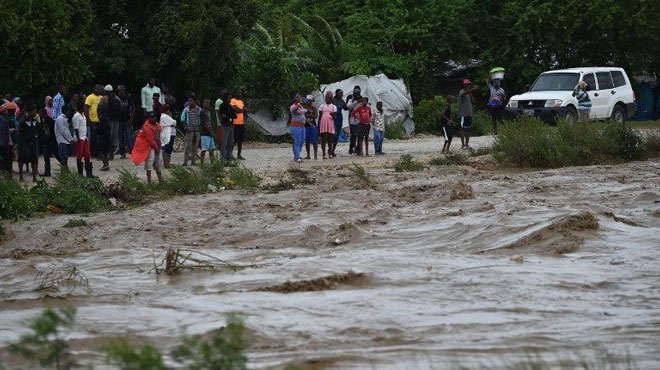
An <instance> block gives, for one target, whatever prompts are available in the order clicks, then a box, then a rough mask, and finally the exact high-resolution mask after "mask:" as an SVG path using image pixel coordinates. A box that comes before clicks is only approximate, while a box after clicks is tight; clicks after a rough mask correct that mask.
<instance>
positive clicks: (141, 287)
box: [0, 161, 660, 369]
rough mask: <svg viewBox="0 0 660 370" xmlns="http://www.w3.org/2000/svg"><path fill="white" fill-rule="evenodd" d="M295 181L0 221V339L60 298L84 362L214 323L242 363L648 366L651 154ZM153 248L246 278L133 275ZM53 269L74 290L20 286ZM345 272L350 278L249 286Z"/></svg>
mask: <svg viewBox="0 0 660 370" xmlns="http://www.w3.org/2000/svg"><path fill="white" fill-rule="evenodd" d="M306 170H307V171H308V176H309V178H310V179H311V181H308V182H315V183H314V184H307V185H300V186H298V187H297V188H296V189H294V190H286V191H281V192H279V193H276V192H268V191H265V190H258V191H255V192H248V191H224V192H220V193H217V194H207V195H200V196H187V197H177V198H173V199H170V200H167V201H162V202H157V203H154V204H151V205H147V206H144V207H140V208H136V209H132V210H127V211H122V212H110V213H103V214H93V215H89V216H87V217H85V220H86V221H87V223H88V224H89V226H85V227H80V228H73V229H65V228H62V226H63V225H64V224H65V223H66V222H67V221H68V220H70V219H72V218H78V217H79V216H76V217H73V216H47V217H43V218H35V219H31V220H26V221H20V222H16V223H7V222H5V223H3V225H4V227H5V228H6V229H7V231H8V236H7V237H5V240H4V241H3V242H2V244H0V318H1V320H0V346H5V345H6V344H7V343H9V342H11V341H15V340H16V339H17V338H18V337H19V336H20V334H22V333H24V332H25V329H24V325H23V324H22V321H23V320H24V319H27V318H30V317H33V316H35V315H37V314H39V312H40V311H41V310H42V309H43V308H44V307H46V306H54V307H62V306H66V305H73V306H75V307H77V309H78V314H77V318H76V325H75V326H74V327H73V329H72V330H71V331H69V332H67V337H68V338H69V339H70V340H71V345H72V348H73V350H74V352H75V353H76V356H78V357H79V358H80V359H81V360H82V362H91V363H93V364H96V365H100V368H102V367H103V360H102V357H101V356H100V355H98V352H97V351H98V347H99V345H101V344H103V343H104V341H106V340H107V339H108V338H111V337H113V336H117V335H127V336H129V337H131V338H134V339H136V340H138V341H145V340H148V341H152V342H154V343H156V344H157V345H158V346H159V347H160V348H161V349H163V350H167V349H168V348H170V347H171V346H172V345H173V344H175V343H176V341H177V338H178V336H179V335H180V334H181V333H182V332H184V331H185V332H187V333H204V332H207V331H209V330H211V329H214V328H217V327H220V326H222V325H223V324H224V321H225V315H226V314H227V313H230V312H238V313H241V314H242V315H243V316H244V317H245V323H246V326H247V327H248V328H249V330H250V333H251V345H250V348H249V350H248V357H249V363H250V367H251V368H281V367H283V366H285V365H287V364H292V363H294V364H308V365H310V366H312V367H311V368H356V369H362V368H366V369H420V368H452V367H455V365H456V364H467V365H475V364H489V366H494V367H497V364H500V363H509V362H511V361H514V360H518V359H524V358H525V357H526V356H528V355H529V353H535V354H538V355H539V356H541V357H544V358H548V359H550V361H552V360H553V359H554V360H557V359H561V358H562V357H563V356H565V355H571V354H576V353H577V354H587V355H588V354H590V353H593V352H594V351H600V350H603V349H604V350H607V351H608V352H612V353H618V354H624V355H628V356H629V357H630V358H632V359H634V361H635V362H636V364H637V365H638V366H639V367H640V368H659V367H660V345H658V344H659V343H660V233H659V231H660V211H657V210H660V181H659V180H660V162H657V161H648V162H636V163H630V164H625V165H615V166H592V167H579V168H566V169H557V170H545V171H511V170H497V169H493V168H491V167H489V166H471V167H468V166H452V167H431V168H429V169H426V170H424V171H421V172H411V173H395V172H394V171H393V170H391V169H388V168H372V169H370V170H369V171H370V173H371V178H372V180H373V182H374V183H375V185H374V186H373V187H362V186H359V184H358V183H357V181H356V180H355V179H354V178H352V177H349V176H348V175H349V171H348V169H347V168H345V167H341V166H337V167H318V168H311V167H310V168H306ZM282 173H283V171H281V172H280V173H278V174H274V175H273V177H274V178H276V177H278V176H279V177H282V176H293V175H292V174H290V173H287V174H282ZM298 177H299V175H298ZM656 211H657V212H656ZM169 247H174V248H186V249H190V250H196V251H201V252H204V253H207V254H209V255H212V256H215V257H217V258H220V259H222V260H225V261H230V262H232V263H234V264H237V265H245V266H249V267H247V268H245V269H242V270H239V271H232V270H228V269H219V270H217V271H212V272H209V271H205V272H204V271H184V272H182V273H180V274H178V275H174V276H168V275H164V274H161V275H156V274H154V273H153V272H152V273H150V270H151V269H152V268H153V266H154V260H156V261H160V260H162V259H163V253H164V251H165V250H166V249H167V248H169ZM71 266H75V267H76V268H77V270H78V271H79V272H80V274H81V275H83V276H84V277H86V279H87V282H88V287H87V286H83V285H78V286H69V287H64V286H62V287H59V289H50V290H45V291H44V290H38V288H39V285H40V278H39V277H40V276H41V277H43V276H44V275H43V274H44V272H48V271H58V270H66V269H70V268H71ZM349 271H353V272H356V273H358V274H363V275H361V276H355V275H353V276H350V277H348V278H346V279H344V280H342V281H340V282H339V284H332V283H327V284H325V283H319V282H318V281H317V282H307V283H304V284H300V286H302V288H301V289H300V290H302V291H295V290H296V289H295V287H294V289H293V290H294V291H293V292H287V293H285V292H281V291H278V290H277V289H271V291H263V290H264V288H267V287H272V286H274V285H278V284H282V283H284V282H286V281H292V282H294V281H301V280H309V279H316V278H320V277H324V276H328V275H333V274H345V273H347V272H349ZM305 287H307V288H309V289H305ZM306 290H315V291H306ZM0 353H4V354H2V355H0V359H2V358H4V359H5V360H7V358H8V356H7V355H6V351H2V350H0ZM9 361H11V359H9Z"/></svg>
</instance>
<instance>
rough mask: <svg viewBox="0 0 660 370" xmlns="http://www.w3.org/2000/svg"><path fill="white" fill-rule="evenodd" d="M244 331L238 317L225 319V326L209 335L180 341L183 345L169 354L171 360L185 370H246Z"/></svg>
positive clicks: (195, 336)
mask: <svg viewBox="0 0 660 370" xmlns="http://www.w3.org/2000/svg"><path fill="white" fill-rule="evenodd" d="M245 347H246V341H245V327H244V326H243V321H242V320H241V319H240V318H239V317H237V316H229V317H228V318H227V326H226V327H225V328H222V329H218V330H213V331H212V332H211V333H210V335H208V334H206V335H203V336H202V335H194V336H188V337H184V338H183V344H181V345H179V346H178V347H176V348H175V349H174V351H172V357H174V359H175V360H176V361H177V362H179V363H181V364H183V365H184V366H185V368H187V369H227V370H229V369H231V370H241V369H246V368H247V358H246V357H245V355H244V354H243V350H245Z"/></svg>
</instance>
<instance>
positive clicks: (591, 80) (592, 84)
mask: <svg viewBox="0 0 660 370" xmlns="http://www.w3.org/2000/svg"><path fill="white" fill-rule="evenodd" d="M582 81H584V82H586V83H587V85H589V90H597V89H598V87H597V86H596V78H595V77H594V74H593V73H589V74H586V75H584V76H582Z"/></svg>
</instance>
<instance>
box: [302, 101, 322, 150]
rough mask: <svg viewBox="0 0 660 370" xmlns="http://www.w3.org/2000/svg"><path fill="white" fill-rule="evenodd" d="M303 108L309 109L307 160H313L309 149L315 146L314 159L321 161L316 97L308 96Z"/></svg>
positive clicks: (306, 133)
mask: <svg viewBox="0 0 660 370" xmlns="http://www.w3.org/2000/svg"><path fill="white" fill-rule="evenodd" d="M303 107H305V109H307V112H305V120H306V121H305V150H306V151H307V157H305V159H311V157H310V155H309V149H310V146H312V145H313V146H314V159H319V157H318V153H319V130H318V128H317V127H316V119H317V118H318V115H319V114H318V112H317V111H316V109H315V108H314V97H313V96H311V95H307V97H306V98H305V99H303Z"/></svg>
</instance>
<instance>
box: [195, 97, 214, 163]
mask: <svg viewBox="0 0 660 370" xmlns="http://www.w3.org/2000/svg"><path fill="white" fill-rule="evenodd" d="M210 109H211V100H209V99H204V103H203V104H202V115H201V119H202V121H201V124H200V128H199V133H200V135H201V137H202V139H201V140H202V155H201V162H202V163H204V157H205V155H206V152H209V160H210V161H211V162H213V160H214V159H215V157H214V153H215V139H214V138H213V128H212V127H211V110H210Z"/></svg>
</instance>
